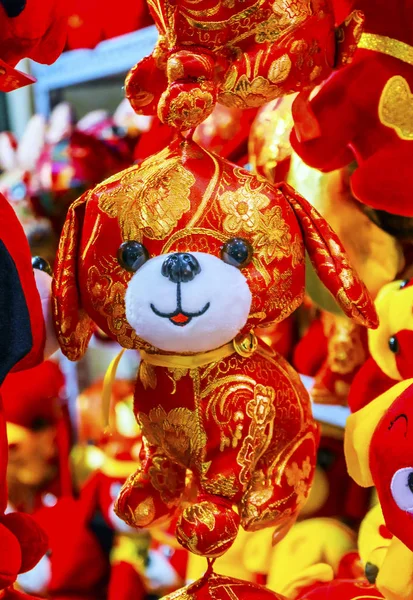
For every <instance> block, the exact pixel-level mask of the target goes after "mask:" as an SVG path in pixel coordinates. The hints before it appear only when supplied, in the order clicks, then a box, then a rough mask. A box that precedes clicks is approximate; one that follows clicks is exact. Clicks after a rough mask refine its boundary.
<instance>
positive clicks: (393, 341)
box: [389, 336, 400, 354]
mask: <svg viewBox="0 0 413 600" xmlns="http://www.w3.org/2000/svg"><path fill="white" fill-rule="evenodd" d="M389 348H390V350H391V351H392V352H393V354H397V353H398V351H399V350H400V346H399V342H398V341H397V338H396V337H394V336H392V337H391V338H390V339H389Z"/></svg>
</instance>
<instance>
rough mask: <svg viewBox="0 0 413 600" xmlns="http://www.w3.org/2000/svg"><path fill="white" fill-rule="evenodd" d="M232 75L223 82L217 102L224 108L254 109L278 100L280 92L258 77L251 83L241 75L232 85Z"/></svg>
mask: <svg viewBox="0 0 413 600" xmlns="http://www.w3.org/2000/svg"><path fill="white" fill-rule="evenodd" d="M232 78H233V73H231V74H230V75H229V76H228V77H227V79H226V80H225V82H224V85H223V91H222V92H221V93H220V95H219V101H220V102H221V103H222V104H224V105H225V106H230V107H231V106H234V107H238V108H254V107H258V106H262V105H263V104H265V103H266V102H269V101H270V100H273V99H274V98H278V97H279V96H280V95H281V93H282V91H281V89H280V88H279V87H278V86H277V85H273V84H271V83H270V82H269V81H268V79H265V77H262V76H261V75H259V76H258V77H255V78H254V79H252V80H251V81H250V80H249V78H248V77H247V75H245V74H243V75H241V77H240V78H239V79H238V80H236V81H235V82H234V84H233V85H231V84H232Z"/></svg>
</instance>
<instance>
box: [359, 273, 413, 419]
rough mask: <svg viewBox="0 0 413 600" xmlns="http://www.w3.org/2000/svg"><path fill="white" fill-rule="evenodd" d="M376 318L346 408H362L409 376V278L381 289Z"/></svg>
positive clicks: (412, 297)
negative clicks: (373, 330) (375, 327)
mask: <svg viewBox="0 0 413 600" xmlns="http://www.w3.org/2000/svg"><path fill="white" fill-rule="evenodd" d="M376 309H377V313H378V315H379V318H380V324H379V327H378V328H377V330H376V331H375V332H372V331H369V332H368V343H369V351H370V357H369V359H368V360H367V361H366V362H365V363H364V365H363V367H362V368H361V369H360V371H359V372H358V373H357V375H356V377H355V378H354V381H353V384H352V386H351V390H350V395H349V405H350V408H351V410H352V411H353V412H354V411H356V410H359V409H360V408H363V406H365V405H366V404H368V403H369V402H371V401H372V400H374V398H377V396H379V395H381V394H382V393H384V392H385V391H386V390H388V389H390V388H391V387H392V386H393V385H395V384H396V383H397V382H398V381H402V380H404V379H410V378H411V377H413V357H412V351H411V349H412V344H413V279H411V280H408V281H394V282H392V283H389V284H388V285H386V286H384V288H383V289H382V290H381V291H380V293H379V295H378V296H377V298H376Z"/></svg>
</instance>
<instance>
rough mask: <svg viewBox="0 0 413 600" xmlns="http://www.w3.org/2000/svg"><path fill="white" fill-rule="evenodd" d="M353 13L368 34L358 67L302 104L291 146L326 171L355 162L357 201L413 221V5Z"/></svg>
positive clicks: (383, 4)
mask: <svg viewBox="0 0 413 600" xmlns="http://www.w3.org/2000/svg"><path fill="white" fill-rule="evenodd" d="M355 8H357V9H359V10H361V11H362V12H363V13H364V15H365V27H364V33H363V36H362V37H361V40H360V42H359V48H358V50H357V51H356V53H355V55H354V58H353V62H352V64H351V65H349V66H348V67H347V68H345V69H342V70H340V71H339V72H336V73H334V74H333V75H332V77H331V78H330V79H329V80H328V81H327V82H326V83H325V85H324V86H323V87H322V88H321V90H320V91H319V92H318V94H317V95H316V96H315V97H314V99H312V100H311V102H310V103H309V104H307V105H306V104H305V103H301V101H300V105H299V106H298V105H297V111H296V114H297V113H298V115H299V116H298V117H297V122H296V130H295V132H293V134H292V137H291V142H292V145H293V148H294V150H295V151H296V152H297V153H298V154H299V155H300V156H301V158H302V159H303V160H304V161H305V162H306V163H307V164H309V165H310V166H311V167H315V168H317V169H320V170H321V171H332V170H334V169H337V168H340V167H344V166H345V165H347V164H350V163H351V162H353V161H356V162H357V164H358V168H357V169H356V170H355V172H354V174H353V175H352V178H351V188H352V192H353V194H354V195H355V197H356V198H357V199H358V200H360V201H361V202H363V203H364V204H366V205H368V206H371V207H373V208H376V209H380V210H384V211H387V212H390V213H394V214H398V215H404V216H412V215H413V203H412V201H411V196H410V189H411V187H412V185H413V179H412V178H413V175H412V170H411V168H410V167H411V163H412V159H413V128H412V120H411V115H412V110H413V108H412V90H413V67H412V64H413V63H412V53H413V49H412V43H413V26H412V22H413V21H412V18H413V2H412V0H399V1H397V2H393V3H392V4H391V5H390V4H389V3H388V2H387V1H386V0H379V1H378V2H374V3H372V2H370V0H357V1H356V2H355ZM372 36H373V37H372ZM306 120H310V121H311V122H313V123H315V124H316V127H315V130H316V131H317V129H318V135H317V133H315V134H314V135H310V136H306V135H305V132H304V131H302V130H301V128H300V122H306Z"/></svg>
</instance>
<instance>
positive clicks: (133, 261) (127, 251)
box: [118, 241, 149, 273]
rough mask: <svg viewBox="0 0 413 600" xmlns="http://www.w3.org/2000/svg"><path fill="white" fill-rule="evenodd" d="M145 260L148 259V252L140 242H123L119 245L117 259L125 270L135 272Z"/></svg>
mask: <svg viewBox="0 0 413 600" xmlns="http://www.w3.org/2000/svg"><path fill="white" fill-rule="evenodd" d="M147 260H149V252H148V251H147V249H146V248H145V246H143V244H141V243H140V242H134V241H130V242H123V244H121V245H120V246H119V250H118V261H119V264H120V265H121V266H122V267H123V268H124V269H126V270H127V271H130V272H131V273H136V271H137V270H138V269H140V268H141V266H142V265H143V264H144V263H146V261H147Z"/></svg>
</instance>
